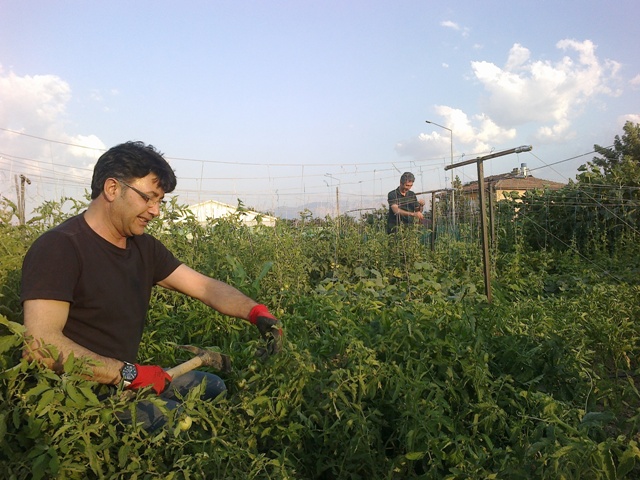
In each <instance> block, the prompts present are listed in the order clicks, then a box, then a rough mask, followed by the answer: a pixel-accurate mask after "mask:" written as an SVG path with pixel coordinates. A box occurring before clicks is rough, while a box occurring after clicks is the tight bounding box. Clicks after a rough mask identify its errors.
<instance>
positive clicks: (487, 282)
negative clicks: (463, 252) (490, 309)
mask: <svg viewBox="0 0 640 480" xmlns="http://www.w3.org/2000/svg"><path fill="white" fill-rule="evenodd" d="M478 195H479V196H478V198H479V199H480V232H481V238H482V263H483V264H484V289H485V293H486V295H487V300H488V301H489V303H491V259H490V258H489V238H488V235H487V201H486V199H485V195H486V192H485V190H484V164H483V163H482V160H478Z"/></svg>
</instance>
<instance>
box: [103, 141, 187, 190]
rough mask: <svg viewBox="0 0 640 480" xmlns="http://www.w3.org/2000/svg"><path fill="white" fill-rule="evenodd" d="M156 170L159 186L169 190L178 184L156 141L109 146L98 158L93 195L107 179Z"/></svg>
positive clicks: (125, 177)
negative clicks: (147, 143) (157, 147)
mask: <svg viewBox="0 0 640 480" xmlns="http://www.w3.org/2000/svg"><path fill="white" fill-rule="evenodd" d="M150 173H153V174H154V175H155V176H156V177H157V178H158V186H159V187H160V188H161V189H162V190H163V191H164V192H165V193H170V192H172V191H173V190H174V189H175V188H176V184H177V180H176V175H175V173H174V171H173V169H172V168H171V166H170V165H169V163H167V161H166V160H165V159H164V157H163V156H162V153H161V152H159V151H158V150H156V149H155V148H154V147H153V145H146V144H144V143H143V142H126V143H122V144H120V145H116V146H115V147H113V148H110V149H109V150H107V151H106V152H105V153H103V154H102V156H101V157H100V158H99V159H98V162H97V163H96V166H95V167H94V169H93V178H92V179H91V199H92V200H94V199H96V198H98V197H99V196H100V194H101V193H102V189H103V188H104V182H105V181H106V180H107V179H108V178H116V179H118V180H123V181H125V182H127V181H132V180H134V179H136V178H143V177H146V176H147V175H149V174H150Z"/></svg>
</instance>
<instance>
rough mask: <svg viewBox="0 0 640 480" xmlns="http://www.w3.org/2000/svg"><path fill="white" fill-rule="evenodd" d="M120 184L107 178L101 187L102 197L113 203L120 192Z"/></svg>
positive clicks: (113, 179)
mask: <svg viewBox="0 0 640 480" xmlns="http://www.w3.org/2000/svg"><path fill="white" fill-rule="evenodd" d="M120 188H121V185H120V182H118V181H117V180H116V179H115V178H107V179H106V180H105V181H104V187H102V195H103V196H104V198H105V200H107V201H108V202H113V201H114V200H115V198H116V197H117V196H118V194H119V192H120Z"/></svg>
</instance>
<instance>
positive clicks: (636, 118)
mask: <svg viewBox="0 0 640 480" xmlns="http://www.w3.org/2000/svg"><path fill="white" fill-rule="evenodd" d="M627 122H631V123H640V114H638V113H628V114H626V115H621V116H620V117H619V118H618V123H619V124H620V130H622V127H623V125H624V124H625V123H627Z"/></svg>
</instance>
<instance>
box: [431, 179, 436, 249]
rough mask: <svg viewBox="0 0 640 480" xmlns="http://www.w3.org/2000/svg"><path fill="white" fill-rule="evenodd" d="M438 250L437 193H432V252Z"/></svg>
mask: <svg viewBox="0 0 640 480" xmlns="http://www.w3.org/2000/svg"><path fill="white" fill-rule="evenodd" d="M435 249H436V192H431V251H432V252H433V251H434V250H435Z"/></svg>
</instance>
